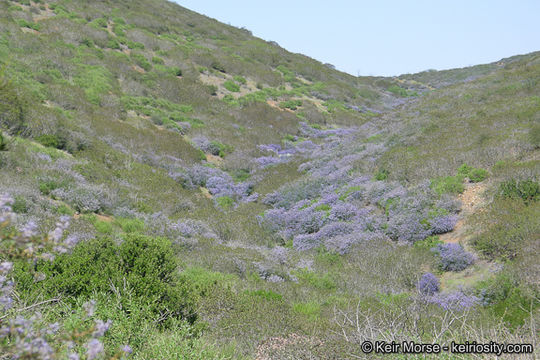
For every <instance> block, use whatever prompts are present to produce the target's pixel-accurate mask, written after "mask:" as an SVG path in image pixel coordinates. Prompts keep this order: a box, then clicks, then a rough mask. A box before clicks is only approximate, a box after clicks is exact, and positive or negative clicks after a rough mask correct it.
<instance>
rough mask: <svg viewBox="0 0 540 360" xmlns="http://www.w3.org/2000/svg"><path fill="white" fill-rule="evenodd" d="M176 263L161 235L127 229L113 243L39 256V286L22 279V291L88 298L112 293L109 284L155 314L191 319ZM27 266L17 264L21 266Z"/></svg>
mask: <svg viewBox="0 0 540 360" xmlns="http://www.w3.org/2000/svg"><path fill="white" fill-rule="evenodd" d="M176 269H177V263H176V258H175V255H174V253H173V251H172V248H171V243H170V241H169V240H167V239H165V238H152V237H148V236H144V235H140V234H128V235H126V236H125V237H124V239H123V241H122V243H121V244H120V245H117V244H116V243H115V241H114V240H112V239H110V238H101V239H94V240H91V241H85V242H82V243H80V244H78V245H77V246H76V247H75V248H74V249H73V252H72V253H71V254H62V255H59V256H57V257H56V258H55V259H54V261H52V262H50V261H42V262H38V264H37V265H36V268H35V270H36V272H41V273H43V274H45V275H46V279H45V280H44V281H42V282H41V283H40V284H39V286H36V285H35V284H34V283H33V282H31V283H27V282H24V281H23V282H22V284H23V287H26V288H24V289H22V290H25V291H29V292H32V291H41V292H44V293H45V294H47V295H48V296H50V297H53V296H63V297H64V298H65V301H67V302H70V301H75V299H77V298H81V297H83V298H91V297H93V296H95V295H96V294H97V293H101V294H111V295H114V291H113V289H124V290H123V292H124V293H126V294H131V295H130V296H129V299H128V298H127V297H124V298H121V299H119V301H120V302H129V301H132V300H133V298H136V299H137V301H138V302H139V303H140V304H141V305H144V306H145V307H147V308H148V310H149V311H150V312H151V313H152V314H154V316H156V318H158V317H159V318H161V319H162V320H166V319H169V318H181V317H186V318H188V319H190V320H191V321H194V320H195V317H194V313H193V311H192V308H191V305H190V300H189V296H188V291H187V287H186V286H184V285H185V284H184V283H183V282H181V281H180V279H179V278H178V277H177V276H176V275H175V274H176ZM25 270H26V271H28V270H29V269H21V271H25Z"/></svg>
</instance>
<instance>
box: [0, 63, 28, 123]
mask: <svg viewBox="0 0 540 360" xmlns="http://www.w3.org/2000/svg"><path fill="white" fill-rule="evenodd" d="M26 109H27V103H26V101H25V100H24V99H23V98H22V97H21V96H19V94H18V92H17V91H16V88H15V85H14V84H13V82H11V81H10V80H8V79H7V78H6V77H5V76H4V69H1V70H0V127H1V128H4V129H7V130H8V131H9V132H11V133H17V132H20V131H23V130H24V128H25V113H26Z"/></svg>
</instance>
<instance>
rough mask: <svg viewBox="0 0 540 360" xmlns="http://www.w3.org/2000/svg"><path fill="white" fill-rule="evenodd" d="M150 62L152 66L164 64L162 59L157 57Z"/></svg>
mask: <svg viewBox="0 0 540 360" xmlns="http://www.w3.org/2000/svg"><path fill="white" fill-rule="evenodd" d="M152 62H153V63H154V64H160V65H163V64H165V61H164V60H163V59H162V58H160V57H158V56H154V57H152Z"/></svg>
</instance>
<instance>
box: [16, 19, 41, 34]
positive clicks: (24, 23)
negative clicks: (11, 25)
mask: <svg viewBox="0 0 540 360" xmlns="http://www.w3.org/2000/svg"><path fill="white" fill-rule="evenodd" d="M17 23H18V24H19V26H20V27H25V28H29V29H32V30H35V31H39V29H40V27H39V24H38V23H35V22H30V21H26V20H24V19H19V20H17Z"/></svg>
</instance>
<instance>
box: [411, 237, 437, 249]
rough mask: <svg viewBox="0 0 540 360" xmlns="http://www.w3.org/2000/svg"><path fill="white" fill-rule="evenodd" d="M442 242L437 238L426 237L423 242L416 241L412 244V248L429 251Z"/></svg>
mask: <svg viewBox="0 0 540 360" xmlns="http://www.w3.org/2000/svg"><path fill="white" fill-rule="evenodd" d="M442 243H443V242H442V241H441V240H439V237H438V236H436V235H435V236H428V237H427V238H425V239H424V240H420V241H416V242H415V243H414V245H413V246H414V247H415V248H417V249H424V250H430V249H431V248H434V247H435V246H437V245H438V244H442Z"/></svg>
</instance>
